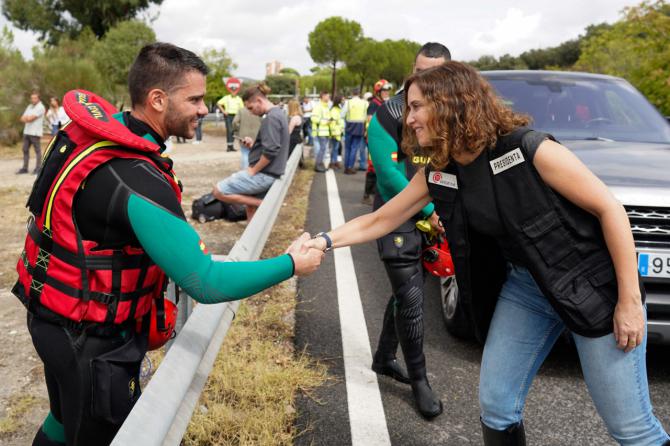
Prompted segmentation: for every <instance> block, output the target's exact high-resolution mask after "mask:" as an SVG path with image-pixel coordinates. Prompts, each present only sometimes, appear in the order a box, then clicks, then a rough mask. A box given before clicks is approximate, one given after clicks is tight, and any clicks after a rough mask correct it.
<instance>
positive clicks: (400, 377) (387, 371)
mask: <svg viewBox="0 0 670 446" xmlns="http://www.w3.org/2000/svg"><path fill="white" fill-rule="evenodd" d="M372 371H373V372H375V373H377V374H379V375H385V376H390V377H391V378H393V379H395V380H396V381H398V382H401V383H403V384H409V382H410V381H409V376H407V373H406V372H405V371H404V370H403V369H402V367H400V364H398V360H396V359H395V358H393V359H391V360H387V361H379V362H377V361H376V360H375V361H372Z"/></svg>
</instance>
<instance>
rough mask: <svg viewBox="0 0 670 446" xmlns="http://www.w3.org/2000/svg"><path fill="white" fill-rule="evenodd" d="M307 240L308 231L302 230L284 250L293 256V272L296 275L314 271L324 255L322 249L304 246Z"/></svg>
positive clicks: (308, 239)
mask: <svg viewBox="0 0 670 446" xmlns="http://www.w3.org/2000/svg"><path fill="white" fill-rule="evenodd" d="M309 241H310V238H309V233H307V232H304V233H303V234H302V235H301V236H300V237H298V238H297V239H295V240H294V241H293V243H291V245H290V246H289V247H288V249H287V250H286V253H287V254H289V255H290V256H291V257H292V258H293V264H294V265H295V274H296V275H298V276H305V275H307V274H311V273H313V272H314V271H316V269H317V268H318V267H319V265H321V261H322V260H323V257H324V253H323V251H321V250H318V249H310V248H308V247H307V246H306V243H307V242H309Z"/></svg>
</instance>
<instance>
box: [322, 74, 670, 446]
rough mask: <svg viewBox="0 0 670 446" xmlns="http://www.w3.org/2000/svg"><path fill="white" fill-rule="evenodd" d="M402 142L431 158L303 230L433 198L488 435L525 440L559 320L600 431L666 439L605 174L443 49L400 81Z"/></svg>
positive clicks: (638, 439) (350, 227)
mask: <svg viewBox="0 0 670 446" xmlns="http://www.w3.org/2000/svg"><path fill="white" fill-rule="evenodd" d="M405 91H406V92H407V98H406V111H405V122H406V124H407V125H406V126H405V127H404V135H403V149H404V150H405V152H407V153H409V154H410V155H411V154H412V151H413V148H415V147H420V148H421V149H420V150H421V151H422V154H424V155H429V156H430V157H431V162H430V166H428V167H427V168H426V169H425V171H424V172H419V173H418V174H417V175H416V176H415V177H414V178H413V179H412V181H411V182H410V184H409V185H408V186H407V187H406V188H405V189H404V190H403V191H402V192H401V193H400V194H398V195H397V196H396V197H395V198H394V199H393V200H391V201H389V202H388V203H387V204H386V205H385V206H383V207H381V208H380V209H378V210H377V211H376V212H373V213H371V214H368V215H364V216H362V217H359V218H356V219H354V220H352V221H350V222H348V223H346V224H345V225H343V226H341V227H339V228H337V229H334V230H332V231H331V232H329V233H327V234H324V233H321V234H319V235H318V236H316V237H315V238H314V239H313V240H312V241H311V245H312V246H313V247H318V248H321V249H327V248H335V247H341V246H348V245H352V244H356V243H362V242H366V241H369V240H374V239H376V238H379V237H380V236H382V235H384V234H386V233H388V232H390V231H391V230H393V229H394V228H395V227H397V226H398V225H399V224H400V223H402V222H404V221H405V220H407V219H408V218H410V217H411V216H412V215H414V214H416V213H417V212H418V211H419V210H421V209H422V208H423V207H424V206H425V205H426V204H427V203H428V202H430V201H431V200H432V201H433V202H434V203H435V210H436V212H437V213H438V215H439V216H440V221H441V223H442V224H443V225H444V226H443V227H441V228H436V229H439V230H440V231H441V232H445V234H446V236H447V239H448V241H449V245H450V248H451V252H452V256H453V259H454V264H455V269H456V278H457V282H458V287H459V293H460V297H461V299H462V300H463V302H464V304H465V305H466V307H467V308H468V310H469V311H470V312H471V313H472V316H473V317H472V319H473V321H474V322H475V331H476V334H477V337H478V338H479V339H480V340H482V341H483V340H485V341H486V344H485V347H484V355H483V358H482V367H481V374H480V398H479V399H480V406H481V420H482V429H483V436H484V443H485V444H486V445H525V434H524V428H523V417H522V416H523V409H524V405H525V399H526V395H527V394H528V390H529V389H530V385H531V383H532V381H533V378H534V377H535V375H536V373H537V371H538V369H539V368H540V366H541V365H542V362H543V361H544V359H545V358H546V356H547V355H548V354H549V351H550V350H551V347H552V346H553V344H554V343H555V341H556V340H557V339H558V337H559V336H560V334H561V332H562V331H563V330H564V329H565V328H568V329H569V330H570V331H571V332H572V335H573V338H574V341H575V345H576V347H577V350H578V352H579V356H580V362H581V365H582V370H583V373H584V378H585V381H586V384H587V386H588V389H589V393H590V394H591V396H592V398H593V401H594V403H595V406H596V409H597V410H598V413H599V414H600V416H601V417H602V418H603V420H604V422H605V424H606V426H607V428H608V431H609V432H610V434H611V435H612V437H614V439H615V440H616V441H617V442H619V443H620V444H623V445H658V446H660V445H670V438H669V437H668V434H667V433H666V432H665V431H664V429H663V427H662V426H661V424H660V422H659V421H658V420H657V419H656V417H655V416H654V415H653V411H652V407H651V403H650V400H649V389H648V384H647V376H646V368H645V348H646V320H645V318H646V315H645V307H644V288H643V287H642V286H641V283H640V280H639V277H638V273H637V261H636V255H635V246H634V242H633V236H632V233H631V229H630V225H629V222H628V218H627V215H626V212H625V210H624V209H623V206H621V204H620V203H619V202H618V201H617V200H616V199H615V198H614V196H613V195H612V194H611V193H610V192H609V190H608V189H607V187H606V186H605V185H604V184H603V183H602V182H601V181H600V180H599V179H598V178H597V177H596V176H595V175H594V174H593V173H591V172H590V171H589V170H588V169H587V168H586V167H585V166H584V165H583V164H582V163H581V162H580V161H579V159H578V158H577V157H576V156H575V155H573V154H572V153H571V152H570V151H569V150H568V149H566V148H565V147H563V146H562V145H560V144H558V143H557V142H556V141H555V140H554V138H553V137H552V136H551V135H548V134H545V133H540V132H535V131H532V130H530V129H527V128H525V127H524V126H526V125H527V124H528V122H529V118H528V117H526V116H523V115H519V114H516V113H514V112H513V111H512V110H511V109H509V108H508V107H507V106H505V105H504V104H503V103H502V101H500V99H499V98H498V97H497V96H496V94H495V92H494V90H493V88H492V87H491V86H490V85H489V84H488V83H487V82H486V81H485V80H484V79H483V78H482V77H481V76H480V75H479V74H478V73H477V72H476V71H475V70H474V69H473V68H471V67H469V66H468V65H465V64H462V63H459V62H453V61H452V62H447V63H445V64H444V65H441V66H439V67H436V68H432V69H429V70H425V71H422V72H420V73H416V74H414V75H412V76H411V77H410V78H409V79H408V80H407V81H406V83H405Z"/></svg>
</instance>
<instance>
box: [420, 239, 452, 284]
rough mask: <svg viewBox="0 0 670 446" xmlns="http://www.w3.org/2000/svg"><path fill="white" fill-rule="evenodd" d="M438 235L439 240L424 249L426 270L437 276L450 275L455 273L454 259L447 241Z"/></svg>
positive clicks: (423, 256)
mask: <svg viewBox="0 0 670 446" xmlns="http://www.w3.org/2000/svg"><path fill="white" fill-rule="evenodd" d="M440 239H442V237H438V239H437V242H436V243H435V244H434V245H431V246H429V247H427V248H426V249H424V250H423V253H421V259H422V260H423V267H424V268H426V271H428V272H429V273H431V274H432V275H434V276H437V277H448V276H453V275H454V261H453V260H452V258H451V251H449V245H448V244H447V242H446V241H445V240H444V239H442V240H440Z"/></svg>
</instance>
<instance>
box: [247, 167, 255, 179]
mask: <svg viewBox="0 0 670 446" xmlns="http://www.w3.org/2000/svg"><path fill="white" fill-rule="evenodd" d="M247 173H248V174H249V176H250V177H253V176H254V175H256V170H254V168H253V167H251V166H249V167H247Z"/></svg>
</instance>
